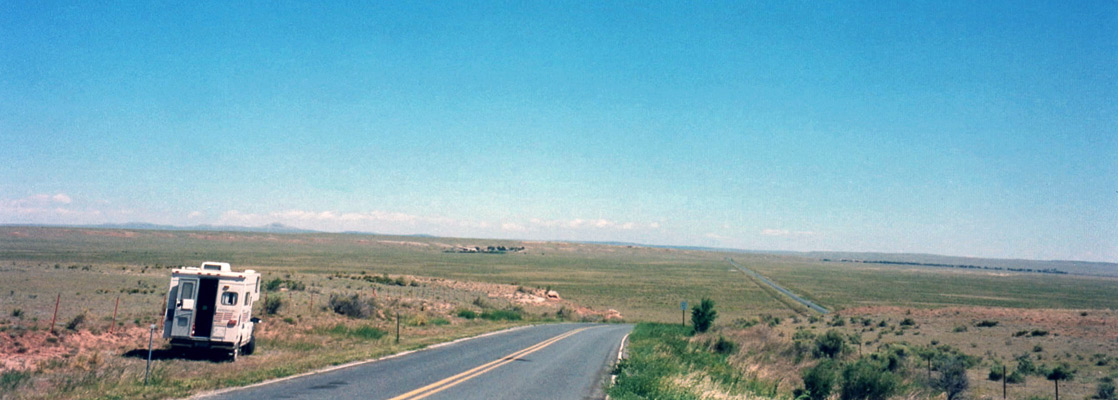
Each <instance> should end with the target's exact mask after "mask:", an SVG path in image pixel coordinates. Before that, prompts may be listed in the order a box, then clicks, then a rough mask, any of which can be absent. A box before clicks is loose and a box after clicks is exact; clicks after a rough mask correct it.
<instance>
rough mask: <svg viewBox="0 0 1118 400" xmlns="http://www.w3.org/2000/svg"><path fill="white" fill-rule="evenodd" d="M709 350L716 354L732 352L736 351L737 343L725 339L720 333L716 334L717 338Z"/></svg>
mask: <svg viewBox="0 0 1118 400" xmlns="http://www.w3.org/2000/svg"><path fill="white" fill-rule="evenodd" d="M711 350H713V351H714V352H715V353H718V354H725V355H729V354H734V353H736V352H737V351H738V344H737V343H734V342H733V341H730V340H726V338H725V337H722V335H718V340H717V341H715V342H714V344H712V345H711Z"/></svg>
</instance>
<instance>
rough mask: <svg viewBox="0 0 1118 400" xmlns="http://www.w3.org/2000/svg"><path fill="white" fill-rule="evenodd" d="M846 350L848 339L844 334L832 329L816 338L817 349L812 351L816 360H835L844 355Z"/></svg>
mask: <svg viewBox="0 0 1118 400" xmlns="http://www.w3.org/2000/svg"><path fill="white" fill-rule="evenodd" d="M845 348H846V338H845V337H844V336H843V334H842V332H839V331H837V330H834V329H831V330H829V331H827V333H824V334H822V335H820V336H819V337H817V338H815V349H813V350H812V355H814V356H815V357H816V358H823V357H827V358H835V357H837V356H838V355H839V354H842V351H843V349H845Z"/></svg>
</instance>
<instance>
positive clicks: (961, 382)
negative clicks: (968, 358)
mask: <svg viewBox="0 0 1118 400" xmlns="http://www.w3.org/2000/svg"><path fill="white" fill-rule="evenodd" d="M939 372H940V375H939V379H938V380H936V381H935V382H934V383H935V386H936V387H938V388H939V389H941V390H943V391H944V392H946V393H947V400H955V399H958V398H960V396H961V395H962V394H963V392H964V391H966V390H967V387H968V386H970V382H969V381H968V380H967V367H966V365H965V364H964V363H963V361H962V360H960V359H959V358H958V357H949V358H947V359H945V360H943V361H942V362H941V363H940V364H939Z"/></svg>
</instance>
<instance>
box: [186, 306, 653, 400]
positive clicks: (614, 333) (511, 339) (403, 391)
mask: <svg viewBox="0 0 1118 400" xmlns="http://www.w3.org/2000/svg"><path fill="white" fill-rule="evenodd" d="M631 329H632V326H631V325H611V324H553V325H539V326H532V327H527V328H520V329H513V330H509V331H506V332H500V333H497V334H491V335H486V336H481V337H478V338H474V339H469V340H464V341H460V342H457V343H452V344H449V345H445V346H440V347H436V348H430V349H426V350H422V351H417V352H414V353H411V354H407V355H404V356H400V357H394V358H388V359H384V360H380V361H376V362H370V363H365V364H359V365H355V366H352V367H347V368H342V369H338V370H334V371H330V372H324V373H320V374H313V375H307V376H302V377H298V378H294V379H287V380H281V381H277V382H273V383H267V384H263V385H255V386H250V387H247V388H243V389H236V390H232V391H225V392H221V393H218V394H215V395H212V396H208V397H206V398H212V399H242V398H269V399H323V398H330V399H390V400H419V399H431V400H437V399H572V400H575V399H578V400H581V399H596V398H603V397H604V394H603V386H604V381H605V376H606V373H607V372H608V368H609V367H610V366H611V365H612V364H613V363H614V362H615V361H616V360H617V353H618V350H619V348H620V345H621V340H622V338H623V337H624V336H625V335H626V334H628V333H629V331H630V330H631Z"/></svg>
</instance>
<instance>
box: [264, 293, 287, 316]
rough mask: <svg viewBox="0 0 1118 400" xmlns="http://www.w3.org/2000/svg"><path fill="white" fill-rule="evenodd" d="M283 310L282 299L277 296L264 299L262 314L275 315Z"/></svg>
mask: <svg viewBox="0 0 1118 400" xmlns="http://www.w3.org/2000/svg"><path fill="white" fill-rule="evenodd" d="M280 308H283V299H282V298H280V297H279V296H270V297H268V298H267V299H264V314H267V315H276V313H278V312H279V310H280Z"/></svg>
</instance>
